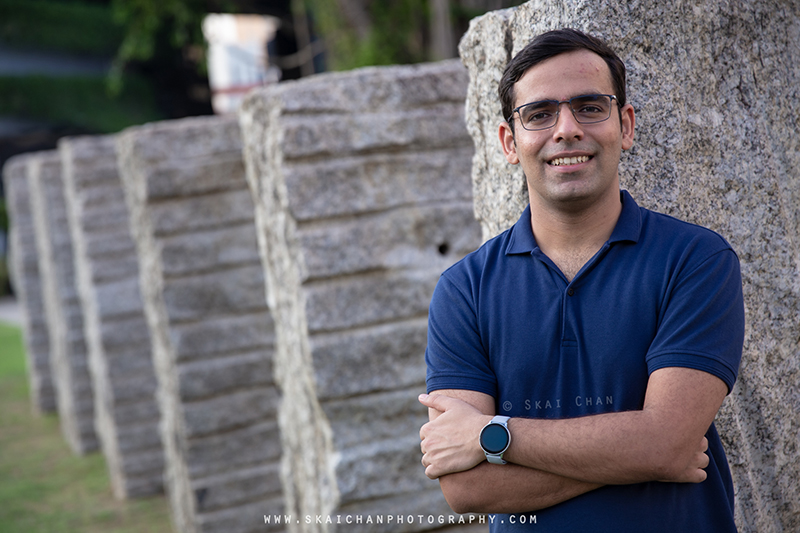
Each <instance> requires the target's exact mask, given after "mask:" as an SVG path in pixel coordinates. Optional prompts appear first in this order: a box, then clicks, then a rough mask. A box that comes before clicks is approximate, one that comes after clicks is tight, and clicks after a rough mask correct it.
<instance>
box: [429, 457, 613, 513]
mask: <svg viewBox="0 0 800 533" xmlns="http://www.w3.org/2000/svg"><path fill="white" fill-rule="evenodd" d="M439 482H440V484H441V487H442V492H443V493H444V495H445V498H446V499H447V503H448V504H449V505H450V507H451V508H452V509H453V510H454V511H455V512H457V513H468V512H471V513H491V514H494V513H522V512H528V511H538V510H540V509H544V508H546V507H550V506H553V505H556V504H558V503H561V502H564V501H567V500H569V499H572V498H574V497H576V496H580V495H581V494H584V493H586V492H589V491H591V490H594V489H596V488H598V487H601V486H602V485H600V484H597V483H587V482H584V481H578V480H575V479H570V478H566V477H562V476H558V475H555V474H551V473H549V472H543V471H541V470H534V469H531V468H526V467H524V466H519V465H514V464H510V463H509V464H507V465H492V464H489V463H486V462H484V463H481V464H479V465H478V466H476V467H475V468H472V469H471V470H466V471H464V472H457V473H455V474H449V475H446V476H442V477H441V478H439Z"/></svg>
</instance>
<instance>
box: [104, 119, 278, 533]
mask: <svg viewBox="0 0 800 533" xmlns="http://www.w3.org/2000/svg"><path fill="white" fill-rule="evenodd" d="M241 150H242V146H241V140H240V137H239V126H238V123H237V122H236V120H235V119H233V118H230V117H228V118H221V117H203V118H193V119H185V120H177V121H167V122H160V123H154V124H149V125H145V126H140V127H135V128H130V129H128V130H125V131H123V132H122V133H120V134H119V136H118V138H117V152H118V163H119V170H120V174H121V176H122V179H123V184H124V190H125V198H126V203H127V205H128V208H129V212H130V214H131V221H132V230H133V234H134V240H135V242H136V249H137V253H138V256H139V261H140V264H141V265H142V268H141V270H140V274H139V276H140V286H141V287H142V300H143V303H144V309H145V315H146V317H147V324H148V329H149V331H150V339H151V343H152V352H153V355H154V360H155V366H156V374H157V378H158V393H157V397H158V399H159V406H160V410H161V413H162V417H163V421H162V442H163V444H164V448H165V454H166V470H165V485H166V489H167V493H168V495H169V500H170V505H171V509H172V515H173V521H174V523H175V527H176V529H177V530H178V531H181V532H185V533H203V532H214V531H225V532H226V533H245V532H249V531H256V530H258V531H263V520H262V515H263V514H264V513H266V512H273V511H272V510H273V509H275V508H276V507H280V506H281V503H280V502H282V498H281V495H280V493H279V492H276V491H274V490H267V489H266V488H265V487H274V486H275V485H276V483H277V479H276V476H277V471H278V469H279V464H280V462H279V457H280V434H279V432H278V424H277V420H276V411H277V408H276V404H277V402H278V393H277V390H276V388H275V385H274V380H273V377H272V370H273V365H272V351H273V343H274V340H273V339H274V331H273V322H272V319H271V317H270V313H269V310H268V308H267V303H266V289H265V285H264V274H263V269H262V268H261V263H260V258H259V256H258V253H259V252H258V245H257V242H256V241H257V235H256V232H255V230H254V209H253V201H252V198H251V196H250V193H249V191H248V190H247V184H246V181H245V177H244V165H243V161H242V152H241ZM117 342H120V343H124V342H133V339H130V338H126V337H124V336H120V337H119V338H118V339H117ZM259 476H264V478H263V479H260V478H259ZM248 489H252V492H251V493H250V494H245V492H246V491H247V490H248Z"/></svg>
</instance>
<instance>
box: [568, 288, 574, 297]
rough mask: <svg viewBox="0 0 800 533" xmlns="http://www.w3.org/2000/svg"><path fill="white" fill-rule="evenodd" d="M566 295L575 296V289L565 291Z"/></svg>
mask: <svg viewBox="0 0 800 533" xmlns="http://www.w3.org/2000/svg"><path fill="white" fill-rule="evenodd" d="M567 294H569V295H570V296H572V295H573V294H575V289H573V288H572V287H570V288H569V289H567Z"/></svg>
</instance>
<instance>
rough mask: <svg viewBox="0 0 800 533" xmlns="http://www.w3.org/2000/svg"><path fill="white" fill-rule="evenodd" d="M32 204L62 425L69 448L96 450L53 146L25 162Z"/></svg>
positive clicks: (61, 187)
mask: <svg viewBox="0 0 800 533" xmlns="http://www.w3.org/2000/svg"><path fill="white" fill-rule="evenodd" d="M29 165H30V166H29V174H28V178H29V180H30V181H29V184H30V195H31V206H32V209H33V218H34V223H35V227H36V247H37V251H38V253H39V272H40V274H41V276H42V287H43V289H44V291H43V297H44V298H43V301H44V307H45V311H46V313H47V324H48V328H49V329H48V331H49V335H50V365H51V367H52V369H53V378H54V380H55V383H56V391H57V393H58V394H57V403H58V415H59V419H60V422H61V430H62V432H63V433H64V437H65V438H66V440H67V442H68V443H69V445H70V447H71V448H72V451H73V452H74V453H76V454H79V455H83V454H86V453H88V452H92V451H95V450H97V448H98V446H99V443H98V440H97V434H96V432H95V427H94V395H93V392H92V380H91V377H90V375H89V367H88V361H87V357H86V341H85V338H84V334H83V310H82V309H81V303H80V299H79V298H78V292H77V289H76V285H75V268H74V264H73V250H72V239H71V237H70V233H69V226H68V223H67V206H66V203H65V199H64V185H63V183H64V182H63V180H62V177H61V161H60V159H59V155H58V152H57V151H55V150H52V151H47V152H38V153H36V155H35V156H34V157H32V158H31V160H30V162H29Z"/></svg>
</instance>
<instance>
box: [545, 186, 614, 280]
mask: <svg viewBox="0 0 800 533" xmlns="http://www.w3.org/2000/svg"><path fill="white" fill-rule="evenodd" d="M621 212H622V201H621V200H620V195H619V190H616V191H609V193H608V194H606V195H604V196H603V197H602V198H600V199H598V200H597V201H595V202H593V203H591V204H590V205H587V206H586V207H585V208H583V209H575V208H574V207H572V206H571V209H559V208H558V207H554V206H551V205H545V204H542V203H538V202H536V201H535V199H534V198H531V228H532V230H533V235H534V237H535V238H536V244H537V245H538V246H539V249H540V250H541V251H542V252H543V253H544V254H545V255H547V256H548V257H549V258H550V259H551V260H552V261H553V262H554V263H555V264H556V265H557V266H558V267H559V268H560V269H561V271H562V273H563V274H564V275H565V276H566V278H567V279H568V280H569V281H572V278H574V277H575V275H576V274H577V273H578V270H580V268H581V267H582V266H583V265H584V264H585V263H586V262H587V261H589V259H591V258H592V256H594V254H596V253H597V251H598V250H600V248H602V246H603V244H604V243H605V242H606V241H607V240H608V239H609V237H611V233H612V232H613V231H614V227H615V226H616V225H617V220H618V219H619V216H620V213H621Z"/></svg>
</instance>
